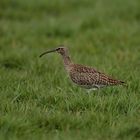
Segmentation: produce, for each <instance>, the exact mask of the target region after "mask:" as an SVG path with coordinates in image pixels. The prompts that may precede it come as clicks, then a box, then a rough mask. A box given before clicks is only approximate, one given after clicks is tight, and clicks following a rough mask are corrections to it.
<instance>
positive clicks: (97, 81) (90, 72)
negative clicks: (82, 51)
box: [70, 64, 122, 86]
mask: <svg viewBox="0 0 140 140" xmlns="http://www.w3.org/2000/svg"><path fill="white" fill-rule="evenodd" d="M70 77H71V79H72V81H73V82H75V83H77V84H79V85H89V86H92V85H102V86H104V85H117V84H121V83H122V81H119V80H115V79H113V78H112V77H110V76H107V75H105V74H104V73H101V72H98V71H97V70H95V69H94V68H91V67H86V66H82V65H77V64H76V65H75V67H73V69H72V70H71V72H70Z"/></svg>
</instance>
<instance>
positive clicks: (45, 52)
mask: <svg viewBox="0 0 140 140" xmlns="http://www.w3.org/2000/svg"><path fill="white" fill-rule="evenodd" d="M56 51H57V49H54V50H50V51H46V52H44V53H42V54H41V55H40V56H39V57H42V56H43V55H45V54H47V53H51V52H56Z"/></svg>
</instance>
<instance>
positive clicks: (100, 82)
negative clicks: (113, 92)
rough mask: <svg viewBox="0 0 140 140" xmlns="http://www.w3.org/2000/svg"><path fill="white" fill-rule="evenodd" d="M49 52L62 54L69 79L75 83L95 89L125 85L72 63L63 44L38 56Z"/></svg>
mask: <svg viewBox="0 0 140 140" xmlns="http://www.w3.org/2000/svg"><path fill="white" fill-rule="evenodd" d="M51 52H57V53H59V54H60V55H61V56H62V59H63V61H64V66H65V69H66V71H67V73H68V75H69V77H70V79H71V80H72V81H73V82H74V83H75V84H77V85H79V86H81V87H84V88H86V89H92V90H97V89H100V88H103V87H107V86H115V85H125V82H123V81H121V80H116V79H113V78H112V77H110V76H107V75H105V74H104V73H102V72H99V71H97V70H95V69H94V68H92V67H89V66H84V65H80V64H75V63H73V62H72V60H71V58H70V56H69V53H68V48H66V47H64V46H60V47H58V48H56V49H53V50H50V51H46V52H44V53H42V54H41V55H40V57H42V56H43V55H45V54H48V53H51Z"/></svg>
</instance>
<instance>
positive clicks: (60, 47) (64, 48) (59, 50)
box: [40, 46, 68, 57]
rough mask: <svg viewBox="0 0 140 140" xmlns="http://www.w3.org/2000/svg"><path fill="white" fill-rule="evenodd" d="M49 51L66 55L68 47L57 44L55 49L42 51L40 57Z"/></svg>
mask: <svg viewBox="0 0 140 140" xmlns="http://www.w3.org/2000/svg"><path fill="white" fill-rule="evenodd" d="M51 52H57V53H59V54H61V55H66V54H67V53H68V49H67V48H66V47H64V46H59V47H57V48H55V49H52V50H49V51H46V52H44V53H42V54H41V55H40V57H42V56H43V55H45V54H48V53H51Z"/></svg>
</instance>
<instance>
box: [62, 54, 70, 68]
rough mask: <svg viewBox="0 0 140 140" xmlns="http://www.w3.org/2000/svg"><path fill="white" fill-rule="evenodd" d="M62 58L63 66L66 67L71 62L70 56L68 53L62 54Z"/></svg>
mask: <svg viewBox="0 0 140 140" xmlns="http://www.w3.org/2000/svg"><path fill="white" fill-rule="evenodd" d="M62 58H63V62H64V65H65V67H68V66H69V65H70V64H71V63H72V61H71V58H70V57H69V56H68V55H62Z"/></svg>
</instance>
